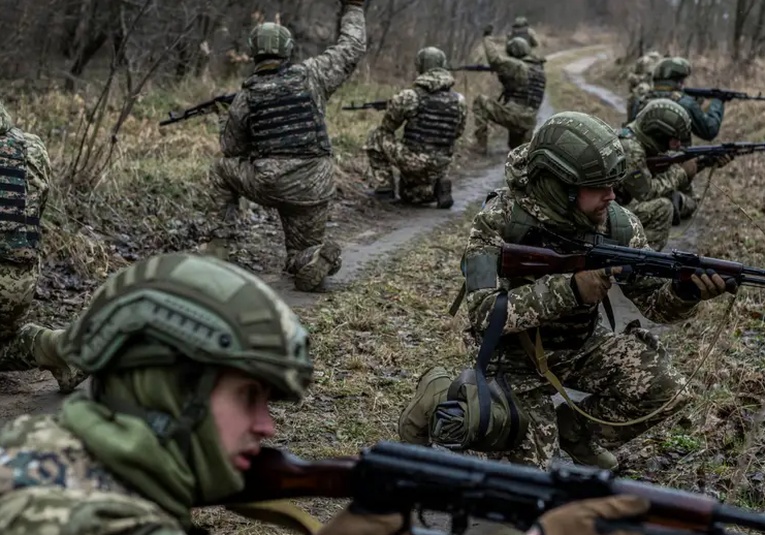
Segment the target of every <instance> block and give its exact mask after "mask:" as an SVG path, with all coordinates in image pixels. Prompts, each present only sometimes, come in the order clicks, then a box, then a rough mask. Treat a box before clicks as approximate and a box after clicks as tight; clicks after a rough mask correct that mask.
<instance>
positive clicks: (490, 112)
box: [473, 26, 547, 154]
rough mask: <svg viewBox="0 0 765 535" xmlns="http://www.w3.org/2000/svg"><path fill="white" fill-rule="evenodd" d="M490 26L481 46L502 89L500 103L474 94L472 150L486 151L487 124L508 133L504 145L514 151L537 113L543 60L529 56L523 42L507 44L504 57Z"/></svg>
mask: <svg viewBox="0 0 765 535" xmlns="http://www.w3.org/2000/svg"><path fill="white" fill-rule="evenodd" d="M491 33H492V27H491V26H488V27H487V28H486V29H485V30H484V39H483V46H484V50H485V51H486V60H487V61H488V62H489V65H490V66H491V68H492V70H493V71H494V72H496V73H497V76H498V77H499V81H500V83H501V84H502V87H503V93H502V97H501V102H499V101H496V100H491V99H489V98H488V97H486V96H485V95H478V97H476V99H475V101H474V102H473V113H474V114H475V149H476V151H477V152H479V153H481V154H486V153H487V152H488V139H487V135H488V129H489V121H491V122H493V123H496V124H498V125H500V126H502V127H504V128H507V130H508V145H509V147H510V148H511V149H512V148H515V147H517V146H518V145H520V144H521V143H525V142H527V141H528V140H529V139H531V133H532V132H533V130H534V127H535V126H536V121H537V110H539V106H540V105H541V104H542V99H543V98H544V95H545V85H546V83H547V78H546V76H545V70H544V60H540V59H538V58H535V57H533V56H531V48H530V47H529V44H528V43H527V42H526V40H525V39H523V38H522V37H515V38H513V39H511V40H510V41H508V43H507V46H506V51H507V54H509V55H505V54H503V53H502V50H501V49H500V47H499V45H497V44H496V43H495V42H494V41H492V39H491V37H490V36H491Z"/></svg>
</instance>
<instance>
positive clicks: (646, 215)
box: [625, 197, 674, 251]
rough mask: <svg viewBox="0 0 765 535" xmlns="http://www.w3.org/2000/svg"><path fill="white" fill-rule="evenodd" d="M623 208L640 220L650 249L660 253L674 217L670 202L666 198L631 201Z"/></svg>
mask: <svg viewBox="0 0 765 535" xmlns="http://www.w3.org/2000/svg"><path fill="white" fill-rule="evenodd" d="M625 208H627V209H628V210H629V211H630V212H632V213H633V214H635V215H636V216H637V218H638V219H639V220H640V223H641V224H642V225H643V230H644V231H645V236H646V239H647V240H648V245H649V247H651V249H653V250H654V251H661V250H662V249H664V247H666V246H667V242H668V241H669V234H670V230H671V228H672V218H673V215H674V207H673V206H672V201H671V200H669V199H667V198H666V197H660V198H658V199H653V200H650V201H644V202H640V201H637V200H633V201H632V202H630V203H629V204H628V205H627V206H626V207H625Z"/></svg>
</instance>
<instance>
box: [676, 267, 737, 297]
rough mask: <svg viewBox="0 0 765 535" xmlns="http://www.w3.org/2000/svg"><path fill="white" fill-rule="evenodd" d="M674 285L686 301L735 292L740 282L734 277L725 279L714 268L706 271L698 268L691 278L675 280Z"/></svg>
mask: <svg viewBox="0 0 765 535" xmlns="http://www.w3.org/2000/svg"><path fill="white" fill-rule="evenodd" d="M672 287H673V289H674V291H675V293H676V294H677V296H678V297H680V298H681V299H683V300H685V301H706V300H707V299H712V298H714V297H717V296H718V295H721V294H723V293H725V292H728V293H731V294H735V293H736V292H737V291H738V284H737V283H736V281H735V280H734V279H731V278H729V279H727V280H725V279H723V278H722V277H721V276H720V275H718V274H717V273H716V272H715V271H714V270H713V269H707V270H706V272H705V271H704V270H703V269H701V268H698V269H696V273H694V274H693V275H691V278H690V280H684V281H674V282H673V283H672Z"/></svg>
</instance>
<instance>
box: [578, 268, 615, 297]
mask: <svg viewBox="0 0 765 535" xmlns="http://www.w3.org/2000/svg"><path fill="white" fill-rule="evenodd" d="M621 271H622V268H620V267H615V268H610V269H608V268H607V269H592V270H588V271H579V272H578V273H575V274H574V276H573V277H572V279H571V281H572V282H571V284H572V288H573V290H574V294H575V295H576V296H577V300H578V301H579V302H580V303H581V304H583V305H597V304H598V303H600V302H601V301H602V300H603V299H604V298H605V297H606V295H607V294H608V290H609V289H610V288H611V275H616V274H617V273H621Z"/></svg>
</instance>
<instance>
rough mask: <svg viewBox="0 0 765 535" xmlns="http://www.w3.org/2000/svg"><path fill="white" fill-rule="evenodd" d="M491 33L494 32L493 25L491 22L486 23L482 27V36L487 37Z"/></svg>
mask: <svg viewBox="0 0 765 535" xmlns="http://www.w3.org/2000/svg"><path fill="white" fill-rule="evenodd" d="M493 33H494V25H493V24H488V25H487V26H485V27H484V29H483V36H484V37H488V36H489V35H491V34H493Z"/></svg>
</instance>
